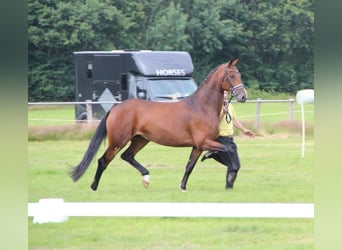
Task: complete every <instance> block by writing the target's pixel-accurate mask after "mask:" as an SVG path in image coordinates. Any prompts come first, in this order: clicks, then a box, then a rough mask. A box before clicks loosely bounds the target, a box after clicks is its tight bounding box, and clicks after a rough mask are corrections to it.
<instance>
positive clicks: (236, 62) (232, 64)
mask: <svg viewBox="0 0 342 250" xmlns="http://www.w3.org/2000/svg"><path fill="white" fill-rule="evenodd" d="M239 61H240V58H235V59H232V60H230V61H229V62H228V67H231V66H236V65H238V63H239Z"/></svg>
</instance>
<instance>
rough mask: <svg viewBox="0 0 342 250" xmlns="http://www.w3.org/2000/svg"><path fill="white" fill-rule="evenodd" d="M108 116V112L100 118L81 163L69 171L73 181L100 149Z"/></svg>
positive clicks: (85, 168) (79, 175)
mask: <svg viewBox="0 0 342 250" xmlns="http://www.w3.org/2000/svg"><path fill="white" fill-rule="evenodd" d="M108 114H109V112H108V113H107V114H106V115H105V116H104V117H103V118H102V120H101V122H100V124H99V125H98V127H97V129H96V131H95V134H94V135H93V138H91V141H90V143H89V145H88V149H87V151H86V152H85V154H84V156H83V159H82V161H81V162H80V163H79V164H78V165H77V166H76V167H74V168H73V169H72V170H71V172H70V176H71V178H72V179H73V181H77V180H78V179H79V178H81V176H82V175H83V174H84V172H85V171H86V170H87V168H88V167H89V165H90V163H91V161H92V160H93V159H94V157H95V155H96V153H97V151H98V150H99V148H100V145H101V142H102V141H103V139H104V138H105V137H106V135H107V129H106V120H107V117H108Z"/></svg>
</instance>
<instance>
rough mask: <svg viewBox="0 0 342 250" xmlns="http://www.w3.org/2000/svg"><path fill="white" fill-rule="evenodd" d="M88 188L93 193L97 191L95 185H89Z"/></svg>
mask: <svg viewBox="0 0 342 250" xmlns="http://www.w3.org/2000/svg"><path fill="white" fill-rule="evenodd" d="M90 188H91V190H92V191H93V192H96V191H97V185H96V184H91V186H90Z"/></svg>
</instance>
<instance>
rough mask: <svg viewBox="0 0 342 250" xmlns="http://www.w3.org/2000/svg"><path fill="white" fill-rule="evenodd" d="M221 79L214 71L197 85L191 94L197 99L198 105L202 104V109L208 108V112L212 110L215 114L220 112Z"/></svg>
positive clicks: (221, 96) (221, 99)
mask: <svg viewBox="0 0 342 250" xmlns="http://www.w3.org/2000/svg"><path fill="white" fill-rule="evenodd" d="M221 80H222V79H221V77H218V76H216V74H215V73H214V74H213V75H212V76H210V78H208V79H207V80H206V82H204V83H203V85H202V86H200V87H199V89H198V91H197V92H196V93H195V94H194V96H193V97H194V98H195V99H196V100H197V101H198V105H202V107H203V109H204V110H208V113H212V112H214V113H215V114H217V116H219V114H220V112H221V109H222V101H223V90H222V89H221V86H220V85H221Z"/></svg>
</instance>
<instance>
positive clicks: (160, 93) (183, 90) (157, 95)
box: [148, 79, 197, 99]
mask: <svg viewBox="0 0 342 250" xmlns="http://www.w3.org/2000/svg"><path fill="white" fill-rule="evenodd" d="M148 85H149V88H150V90H151V94H152V99H181V98H184V97H187V96H189V95H191V94H192V93H194V92H195V91H196V89H197V85H196V83H195V82H194V81H193V79H169V80H165V79H163V80H153V79H149V80H148Z"/></svg>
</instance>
